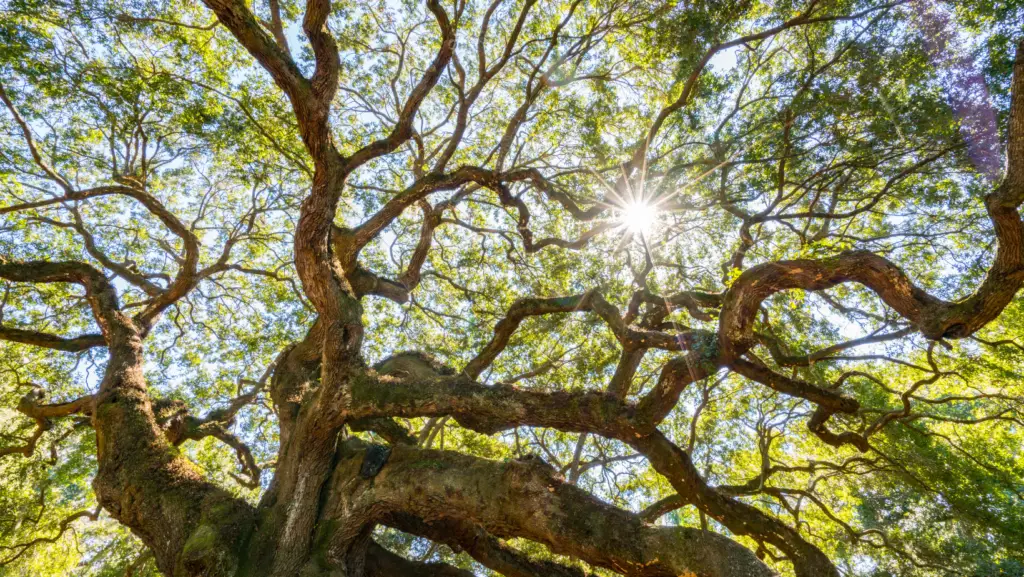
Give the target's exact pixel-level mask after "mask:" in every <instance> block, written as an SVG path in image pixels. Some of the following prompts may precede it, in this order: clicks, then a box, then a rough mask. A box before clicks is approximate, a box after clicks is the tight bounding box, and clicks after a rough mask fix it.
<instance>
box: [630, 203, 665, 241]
mask: <svg viewBox="0 0 1024 577" xmlns="http://www.w3.org/2000/svg"><path fill="white" fill-rule="evenodd" d="M657 218H658V211H657V209H655V208H654V207H653V206H651V205H650V204H648V203H646V202H643V201H635V202H631V203H629V204H627V205H626V206H624V207H623V208H622V215H621V219H622V224H623V226H625V227H626V229H628V230H629V231H630V232H632V233H636V234H646V233H648V232H650V230H651V228H652V227H653V226H654V222H655V221H656V220H657Z"/></svg>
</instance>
